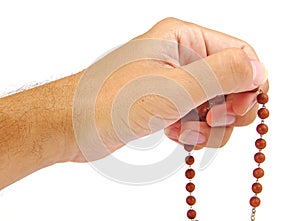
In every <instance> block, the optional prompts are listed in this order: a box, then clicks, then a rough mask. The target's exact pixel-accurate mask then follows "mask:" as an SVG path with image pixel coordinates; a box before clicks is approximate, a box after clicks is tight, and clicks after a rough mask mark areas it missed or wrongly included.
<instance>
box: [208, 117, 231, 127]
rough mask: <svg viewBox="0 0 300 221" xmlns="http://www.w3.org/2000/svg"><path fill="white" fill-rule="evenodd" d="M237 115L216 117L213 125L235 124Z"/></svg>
mask: <svg viewBox="0 0 300 221" xmlns="http://www.w3.org/2000/svg"><path fill="white" fill-rule="evenodd" d="M235 119H236V118H235V116H233V115H224V116H223V117H220V118H218V119H214V120H213V122H212V125H211V126H212V127H222V126H227V125H230V124H233V123H234V122H235Z"/></svg>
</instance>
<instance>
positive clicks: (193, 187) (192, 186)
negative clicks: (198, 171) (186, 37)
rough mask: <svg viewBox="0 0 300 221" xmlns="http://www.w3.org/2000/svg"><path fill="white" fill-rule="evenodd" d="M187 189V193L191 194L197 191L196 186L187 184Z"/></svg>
mask: <svg viewBox="0 0 300 221" xmlns="http://www.w3.org/2000/svg"><path fill="white" fill-rule="evenodd" d="M185 189H186V191H188V192H190V193H191V192H193V191H194V190H195V184H193V183H188V184H186V186H185Z"/></svg>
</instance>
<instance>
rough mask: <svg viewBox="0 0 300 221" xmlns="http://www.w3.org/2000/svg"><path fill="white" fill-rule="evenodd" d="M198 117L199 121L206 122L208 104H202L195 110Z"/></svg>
mask: <svg viewBox="0 0 300 221" xmlns="http://www.w3.org/2000/svg"><path fill="white" fill-rule="evenodd" d="M197 110H198V115H199V121H206V115H207V113H208V111H209V108H208V104H207V103H206V104H203V105H201V106H200V107H198V108H197Z"/></svg>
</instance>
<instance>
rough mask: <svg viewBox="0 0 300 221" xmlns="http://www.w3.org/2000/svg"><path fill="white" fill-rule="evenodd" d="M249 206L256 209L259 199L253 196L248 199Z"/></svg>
mask: <svg viewBox="0 0 300 221" xmlns="http://www.w3.org/2000/svg"><path fill="white" fill-rule="evenodd" d="M250 205H251V206H252V207H254V208H255V207H258V206H259V205H260V199H259V198H258V197H257V196H254V197H252V198H251V199H250Z"/></svg>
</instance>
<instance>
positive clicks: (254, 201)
mask: <svg viewBox="0 0 300 221" xmlns="http://www.w3.org/2000/svg"><path fill="white" fill-rule="evenodd" d="M268 100H269V97H268V95H267V94H266V93H263V92H262V90H259V94H258V95H257V102H258V103H259V104H261V105H262V106H261V107H260V108H259V109H258V111H257V116H258V117H259V118H260V120H261V121H260V123H259V124H258V125H257V127H256V131H257V133H258V134H259V135H260V138H259V139H257V140H256V141H255V146H256V148H257V149H258V152H257V153H256V154H255V155H254V160H255V162H256V163H257V168H255V169H254V170H253V176H254V177H255V178H256V182H255V183H253V185H252V191H253V193H254V196H253V197H251V199H250V205H251V206H252V213H251V221H255V214H256V208H257V207H258V206H259V205H260V202H261V201H260V198H259V197H258V194H259V193H261V192H262V189H263V187H262V185H261V184H260V183H259V179H260V178H262V177H263V176H264V170H263V169H262V168H261V167H260V166H261V164H262V163H263V162H264V161H265V155H264V153H262V150H263V149H264V148H265V147H266V146H267V142H266V140H265V139H264V138H263V135H265V134H266V133H267V132H268V126H267V125H266V124H265V121H264V120H265V119H266V118H268V117H269V110H268V109H267V108H266V106H265V104H266V103H267V102H268ZM209 109H210V107H208V105H205V106H202V108H201V109H200V112H199V117H200V121H205V118H206V114H207V112H208V111H209ZM184 149H185V150H186V151H187V153H188V155H187V156H186V158H185V163H186V165H187V166H188V169H187V170H186V171H185V177H186V178H187V179H188V180H189V181H188V183H187V184H186V186H185V188H186V190H187V192H188V193H189V195H188V196H187V197H186V203H187V204H188V205H189V207H190V208H189V209H188V211H187V214H186V215H187V217H188V218H189V219H190V220H191V221H198V220H195V218H196V216H197V212H196V211H195V210H194V209H193V205H195V203H196V198H195V196H193V195H192V193H193V192H194V190H195V184H194V183H193V182H192V179H193V178H194V177H195V174H196V172H195V170H194V169H192V165H193V164H194V162H195V159H194V157H193V156H192V155H191V151H192V150H193V149H194V146H192V145H184Z"/></svg>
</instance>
